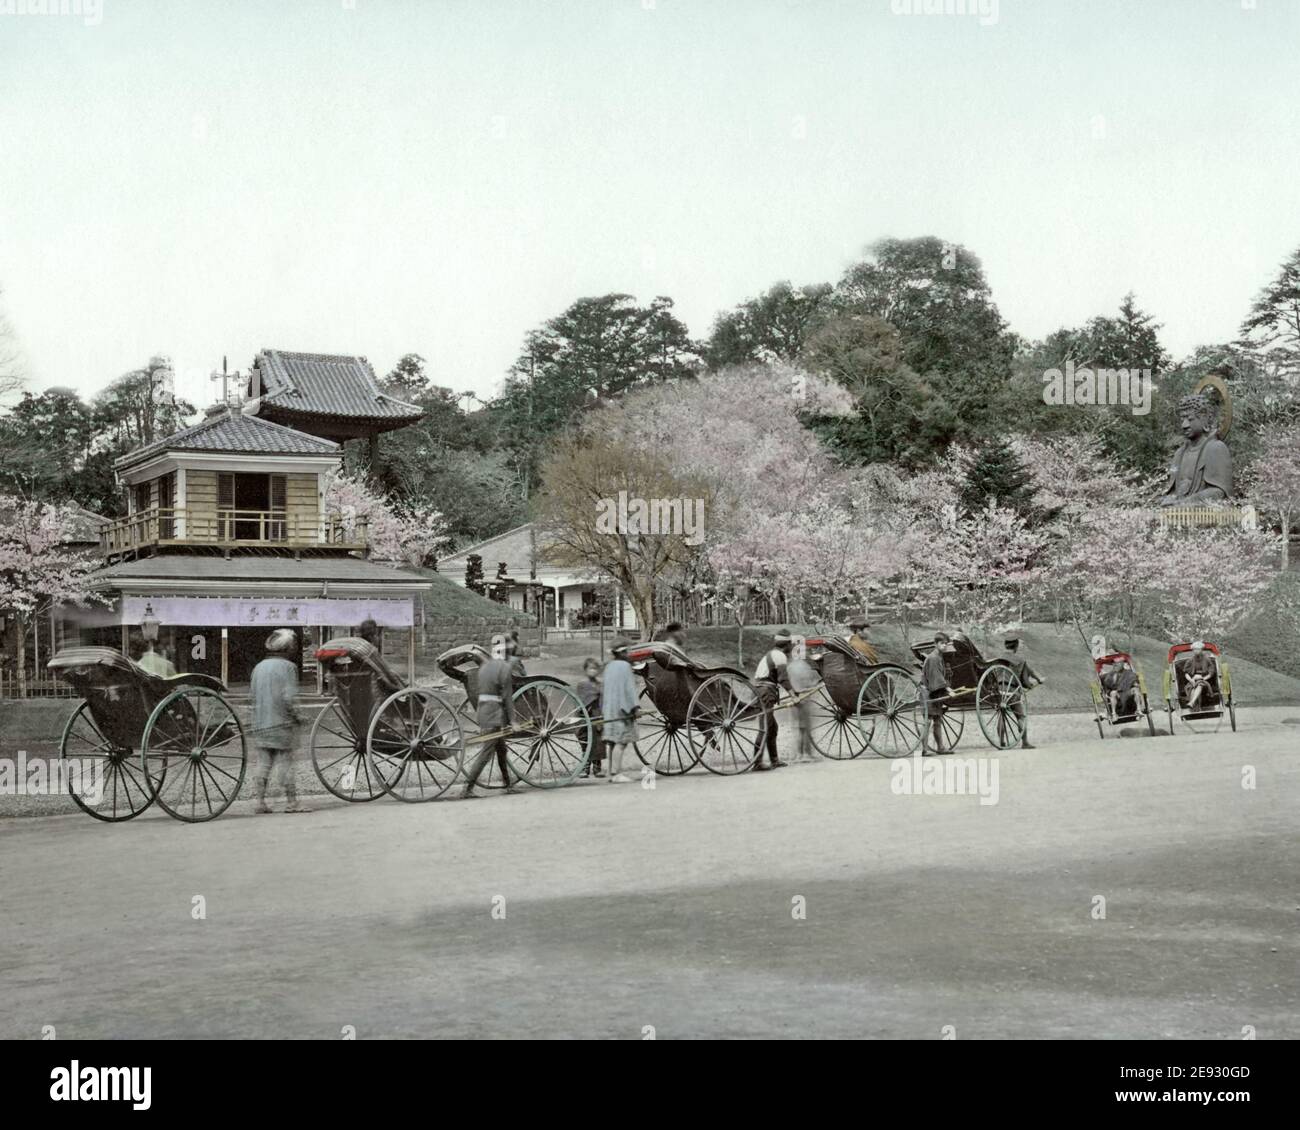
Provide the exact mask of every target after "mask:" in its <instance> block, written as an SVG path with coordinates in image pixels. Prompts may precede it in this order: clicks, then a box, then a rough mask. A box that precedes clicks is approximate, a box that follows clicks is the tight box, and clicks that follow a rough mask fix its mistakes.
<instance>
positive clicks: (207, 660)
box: [60, 350, 430, 683]
mask: <svg viewBox="0 0 1300 1130" xmlns="http://www.w3.org/2000/svg"><path fill="white" fill-rule="evenodd" d="M254 373H255V374H260V376H257V375H255V377H254V379H253V382H252V383H253V385H254V386H255V387H259V386H260V389H259V391H260V392H261V394H262V395H259V396H254V397H251V398H250V399H248V400H246V401H245V402H244V404H243V406H242V409H241V410H238V411H236V410H233V409H231V408H229V407H227V406H225V405H220V406H216V407H214V408H211V409H209V410H208V413H207V415H206V416H205V418H204V419H203V420H202V421H200V422H199V423H198V424H195V425H194V426H192V427H189V428H185V429H183V430H182V431H179V432H177V433H175V434H174V435H170V436H167V437H165V438H164V439H160V440H158V441H157V442H155V443H152V444H149V445H147V446H145V447H141V448H138V449H137V450H135V451H132V452H130V453H128V454H127V455H125V456H123V457H121V458H120V459H118V460H117V462H116V464H115V471H116V474H117V478H118V481H119V482H120V483H121V485H122V487H123V489H124V491H125V492H126V498H127V508H128V510H127V514H126V516H125V517H123V518H120V519H116V520H112V521H109V522H106V523H105V524H104V525H103V527H102V529H101V532H100V551H101V553H102V555H103V558H104V563H105V564H104V568H103V569H102V570H100V571H99V572H98V573H97V574H96V575H95V577H94V579H93V588H94V590H95V591H96V592H98V593H100V594H101V595H102V596H104V597H105V598H107V600H108V602H109V603H108V604H107V605H106V606H91V607H89V608H65V609H63V610H62V613H61V617H60V619H61V621H62V628H61V633H60V634H61V637H62V638H61V642H64V643H69V642H76V639H78V638H79V639H80V641H81V642H85V643H98V644H104V645H108V646H114V647H120V648H122V650H124V651H126V652H128V653H132V652H136V651H138V650H139V647H140V642H141V637H140V630H139V629H140V625H141V623H142V622H143V621H144V620H146V618H148V619H150V620H151V621H152V620H157V621H158V622H159V623H160V625H161V627H160V629H159V633H158V635H159V645H160V646H161V648H162V650H163V651H164V653H165V654H167V655H168V657H169V658H170V659H171V660H172V662H173V663H175V665H176V667H177V668H178V670H182V671H185V670H189V671H203V672H205V673H209V674H212V675H216V676H217V677H219V678H221V679H222V680H223V681H225V682H228V683H229V682H234V683H240V682H243V681H245V680H246V679H247V678H248V675H249V672H250V671H251V670H252V667H253V665H254V664H255V663H256V662H257V661H258V660H259V659H260V658H261V657H262V655H263V654H264V644H265V641H266V638H267V636H268V635H269V633H270V632H271V631H272V630H274V629H275V628H277V627H288V628H292V629H293V630H294V633H295V636H296V637H297V640H298V647H297V653H298V656H299V658H300V661H301V663H302V669H303V671H304V673H305V674H308V675H310V673H311V671H312V667H313V663H312V659H311V656H312V655H313V653H314V646H313V645H315V644H316V643H317V642H319V641H320V640H322V639H324V638H327V637H328V636H329V635H331V634H338V633H345V632H349V631H355V630H356V629H357V628H358V627H359V625H361V624H362V623H363V622H364V621H366V620H373V621H375V623H376V624H377V625H378V626H379V627H380V628H381V629H382V628H388V629H399V630H400V629H404V630H406V632H405V634H406V636H407V642H408V662H409V663H410V665H411V670H412V673H413V672H414V663H415V632H414V625H415V623H416V610H417V601H418V600H419V599H420V598H421V596H422V594H423V593H424V592H425V591H427V590H428V588H429V587H430V582H429V581H428V580H427V579H426V578H425V577H423V576H421V575H420V574H418V573H414V572H410V571H407V570H404V569H400V568H394V567H392V566H389V565H385V564H380V563H378V562H374V561H371V560H370V558H369V545H368V536H367V529H366V523H365V521H364V519H357V518H348V517H343V516H340V515H331V514H329V513H328V512H327V508H326V496H325V491H326V486H327V482H328V479H329V476H330V475H331V474H332V473H333V472H334V471H335V470H336V469H337V468H338V467H339V466H340V465H341V463H342V457H343V450H342V446H341V443H342V441H343V440H345V439H353V438H367V439H372V440H373V439H374V437H376V436H377V435H378V434H380V432H382V431H386V430H391V429H392V428H395V427H400V426H403V425H404V424H409V423H411V422H412V421H413V420H415V419H418V418H419V416H420V411H419V409H418V408H414V407H413V406H411V405H408V404H404V403H403V402H401V401H396V400H393V399H392V398H391V397H387V396H386V395H385V394H383V393H382V392H380V391H379V389H378V385H377V383H376V382H375V379H374V373H373V371H372V370H371V369H370V366H369V364H368V363H366V362H365V359H364V358H357V357H353V358H347V357H328V356H326V355H323V354H299V353H281V352H278V351H271V350H268V351H264V352H263V353H262V354H259V356H258V361H257V364H256V365H255V366H254ZM286 374H287V379H288V380H289V381H290V382H291V383H288V384H286V383H285V381H286ZM291 420H292V421H294V423H295V426H290V424H289V423H288V421H291ZM299 424H300V425H302V426H296V425H299Z"/></svg>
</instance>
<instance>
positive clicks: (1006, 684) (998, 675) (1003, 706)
mask: <svg viewBox="0 0 1300 1130" xmlns="http://www.w3.org/2000/svg"><path fill="white" fill-rule="evenodd" d="M1017 704H1019V706H1020V708H1021V709H1022V710H1025V709H1026V707H1025V687H1024V684H1023V683H1021V681H1020V676H1019V675H1017V674H1016V673H1015V672H1014V671H1013V670H1011V668H1010V667H1004V666H1002V665H1001V664H999V663H995V664H993V666H991V667H987V668H985V670H984V673H983V674H982V675H981V676H980V681H979V683H978V684H977V685H976V687H975V716H976V718H978V719H979V724H980V730H981V731H982V732H983V734H984V737H985V739H986V740H987V741H988V743H989V745H991V746H992V747H993V748H994V749H1011V748H1012V747H1013V746H1016V745H1019V744H1020V739H1021V738H1022V737H1023V736H1024V732H1025V722H1024V721H1023V720H1022V719H1021V718H1020V717H1019V716H1018V715H1017V714H1016V711H1015V707H1016V705H1017Z"/></svg>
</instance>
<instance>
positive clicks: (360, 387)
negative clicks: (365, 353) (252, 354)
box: [249, 349, 424, 432]
mask: <svg viewBox="0 0 1300 1130" xmlns="http://www.w3.org/2000/svg"><path fill="white" fill-rule="evenodd" d="M253 369H254V373H253V374H252V378H251V381H250V388H249V395H250V396H251V397H252V398H253V402H255V404H256V407H255V408H252V409H251V410H253V411H256V413H257V414H258V415H259V416H263V417H267V418H269V419H273V420H280V422H282V423H287V424H293V425H294V426H304V427H307V428H308V429H309V430H312V431H317V430H322V429H323V428H324V427H325V426H326V421H327V420H328V419H329V418H332V419H333V420H335V421H337V422H338V423H339V424H340V425H341V427H342V428H343V429H344V430H347V429H348V428H349V426H350V425H351V426H356V425H362V426H364V427H366V428H368V429H369V430H370V431H374V432H380V431H390V430H391V429H393V428H400V427H404V426H406V425H407V424H413V423H415V422H416V421H417V420H418V419H420V417H421V416H423V415H424V413H423V411H422V410H421V409H420V408H418V407H416V406H415V405H414V404H408V403H406V401H404V400H398V399H397V398H396V397H395V396H389V395H388V393H386V392H384V391H382V390H381V389H380V387H379V382H378V380H376V378H375V371H374V369H373V368H371V365H370V362H369V361H367V360H366V359H365V358H364V357H348V356H344V355H340V354H331V353H290V352H288V351H287V350H283V349H264V350H262V352H261V353H259V354H258V355H257V359H256V360H255V361H254V362H253Z"/></svg>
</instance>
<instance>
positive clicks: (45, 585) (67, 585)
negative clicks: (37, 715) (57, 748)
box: [0, 495, 106, 696]
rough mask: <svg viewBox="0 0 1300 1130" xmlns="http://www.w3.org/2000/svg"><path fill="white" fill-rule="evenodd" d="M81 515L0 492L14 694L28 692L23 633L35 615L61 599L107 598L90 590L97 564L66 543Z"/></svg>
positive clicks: (1, 590) (3, 601)
mask: <svg viewBox="0 0 1300 1130" xmlns="http://www.w3.org/2000/svg"><path fill="white" fill-rule="evenodd" d="M82 522H83V520H82V519H80V518H78V517H77V514H76V508H75V507H74V506H72V505H70V504H65V505H62V506H56V505H53V504H50V503H42V502H32V501H28V500H26V499H23V498H17V497H13V496H7V495H6V496H0V611H2V612H4V613H6V614H7V615H9V616H12V617H13V619H14V624H15V628H14V636H15V649H16V657H17V666H18V671H17V674H18V693H19V695H20V696H22V695H25V694H26V693H27V635H28V633H29V632H30V631H31V628H32V624H33V623H34V622H35V620H36V618H37V617H38V616H40V615H41V614H43V613H44V612H46V611H48V610H49V609H50V608H51V607H52V606H54V605H59V604H86V603H89V602H92V601H97V602H100V603H106V602H105V600H104V598H103V597H101V596H99V595H98V594H94V593H92V592H91V591H90V590H89V586H88V579H89V577H90V575H91V574H92V573H93V572H95V570H96V569H97V568H98V566H99V563H98V562H97V561H96V560H95V559H94V558H93V557H91V556H89V555H88V554H85V553H83V552H80V551H78V550H74V549H72V548H70V544H69V543H71V542H73V541H75V540H76V538H77V536H78V530H79V528H80V526H81V525H82Z"/></svg>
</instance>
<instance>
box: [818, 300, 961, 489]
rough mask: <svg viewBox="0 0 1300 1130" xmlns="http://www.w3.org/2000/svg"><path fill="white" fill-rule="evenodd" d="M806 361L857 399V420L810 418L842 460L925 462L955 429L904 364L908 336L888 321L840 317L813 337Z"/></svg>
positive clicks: (924, 385)
mask: <svg viewBox="0 0 1300 1130" xmlns="http://www.w3.org/2000/svg"><path fill="white" fill-rule="evenodd" d="M801 361H802V364H803V365H804V366H805V367H806V368H807V369H808V370H809V371H811V372H814V373H818V374H820V375H821V376H823V377H825V378H827V379H828V380H831V381H834V382H835V383H836V384H839V385H841V386H842V387H843V388H845V389H847V390H848V391H849V392H850V393H851V394H852V396H853V398H854V402H855V408H856V411H855V413H854V414H853V415H851V416H833V417H828V418H826V419H823V420H811V421H810V424H811V425H812V426H813V427H814V429H815V430H816V431H817V432H818V433H819V434H820V435H821V436H822V438H823V439H824V440H825V441H826V442H827V443H828V444H829V445H830V446H831V448H832V449H833V450H835V452H836V453H837V455H838V456H839V457H840V459H841V460H842V461H844V462H847V463H853V464H864V465H865V464H868V463H882V462H896V463H903V464H917V463H924V462H927V461H928V460H929V459H930V458H931V456H932V453H933V451H934V450H935V449H936V447H941V446H942V444H943V442H944V439H945V437H946V436H948V435H949V434H951V433H952V431H953V430H954V429H955V428H956V426H957V421H956V419H955V417H954V416H953V414H952V413H951V411H950V410H949V408H948V406H947V405H946V404H945V403H944V402H943V400H942V398H941V397H940V396H938V395H937V394H936V392H935V390H934V389H933V388H932V387H931V386H930V385H929V384H928V383H927V382H926V381H924V380H922V379H921V378H920V377H919V376H918V375H917V374H916V373H915V372H914V371H913V370H912V368H911V366H909V365H908V364H907V362H906V361H905V360H904V347H903V340H902V335H901V334H900V333H899V332H898V330H897V329H895V328H894V327H893V326H891V325H890V324H889V323H888V322H886V321H884V319H882V318H877V317H875V316H874V315H871V314H857V313H853V312H851V311H846V312H843V313H838V314H835V315H834V316H832V317H830V318H828V319H827V320H826V321H824V322H823V323H822V324H821V326H819V327H818V329H817V330H816V331H814V333H813V334H812V335H811V336H810V338H809V339H808V341H807V342H806V344H805V346H804V349H803V354H802V357H801Z"/></svg>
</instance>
